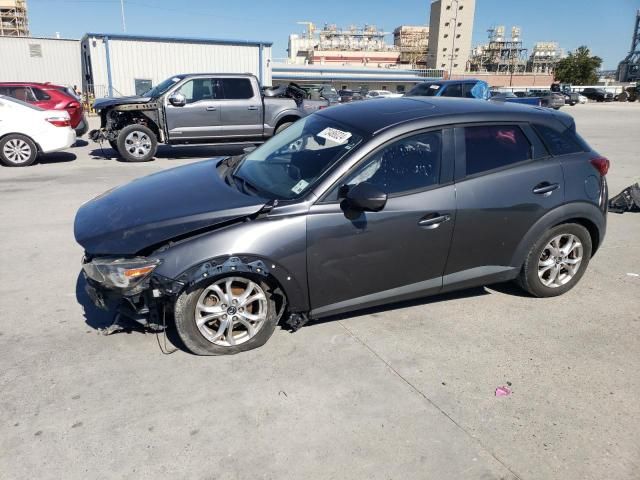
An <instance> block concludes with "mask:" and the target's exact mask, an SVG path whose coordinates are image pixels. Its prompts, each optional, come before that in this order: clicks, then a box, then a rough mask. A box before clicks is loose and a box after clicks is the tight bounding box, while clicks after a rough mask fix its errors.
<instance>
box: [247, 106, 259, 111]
mask: <svg viewBox="0 0 640 480" xmlns="http://www.w3.org/2000/svg"><path fill="white" fill-rule="evenodd" d="M257 109H258V107H256V106H255V105H251V106H250V107H249V108H247V110H257Z"/></svg>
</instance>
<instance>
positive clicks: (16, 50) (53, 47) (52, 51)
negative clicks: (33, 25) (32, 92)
mask: <svg viewBox="0 0 640 480" xmlns="http://www.w3.org/2000/svg"><path fill="white" fill-rule="evenodd" d="M0 82H51V83H56V84H59V85H66V86H73V85H78V86H80V85H81V84H82V70H81V68H80V42H79V41H78V40H66V39H59V38H36V37H0Z"/></svg>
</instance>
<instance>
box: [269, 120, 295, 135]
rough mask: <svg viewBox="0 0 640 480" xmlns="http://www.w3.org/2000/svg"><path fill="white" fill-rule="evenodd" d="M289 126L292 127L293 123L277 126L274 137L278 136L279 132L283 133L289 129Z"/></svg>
mask: <svg viewBox="0 0 640 480" xmlns="http://www.w3.org/2000/svg"><path fill="white" fill-rule="evenodd" d="M291 125H293V122H284V123H282V124H280V125H278V127H277V128H276V131H275V133H274V135H277V134H279V133H280V132H283V131H285V130H286V129H287V128H289V127H290V126H291Z"/></svg>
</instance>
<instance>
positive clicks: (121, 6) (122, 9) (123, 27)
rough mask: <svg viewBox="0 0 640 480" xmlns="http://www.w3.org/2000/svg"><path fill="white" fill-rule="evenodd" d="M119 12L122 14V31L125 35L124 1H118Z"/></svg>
mask: <svg viewBox="0 0 640 480" xmlns="http://www.w3.org/2000/svg"><path fill="white" fill-rule="evenodd" d="M120 12H121V13H122V31H123V32H124V33H127V22H126V21H125V19H124V0H120Z"/></svg>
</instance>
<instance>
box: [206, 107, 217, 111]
mask: <svg viewBox="0 0 640 480" xmlns="http://www.w3.org/2000/svg"><path fill="white" fill-rule="evenodd" d="M216 110H217V108H216V107H207V112H215V111H216Z"/></svg>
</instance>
